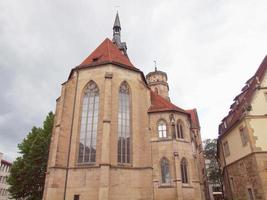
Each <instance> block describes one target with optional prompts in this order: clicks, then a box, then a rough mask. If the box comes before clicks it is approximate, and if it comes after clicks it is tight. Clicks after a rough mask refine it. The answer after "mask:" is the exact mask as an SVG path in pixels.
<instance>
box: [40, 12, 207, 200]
mask: <svg viewBox="0 0 267 200" xmlns="http://www.w3.org/2000/svg"><path fill="white" fill-rule="evenodd" d="M204 171H205V163H204V159H203V153H202V142H201V135H200V125H199V121H198V115H197V111H196V109H190V110H185V109H182V108H180V107H178V106H176V105H174V104H173V103H172V102H171V99H170V97H169V85H168V77H167V74H166V73H165V72H163V71H159V70H157V69H155V71H153V72H151V73H149V74H148V75H147V76H144V74H143V72H142V71H141V70H140V69H138V68H137V67H136V66H134V65H133V64H132V62H131V61H130V59H129V57H128V54H127V46H126V43H125V42H121V26H120V21H119V16H118V14H117V16H116V19H115V23H114V26H113V39H112V40H110V39H108V38H106V39H105V40H104V41H103V42H102V43H101V44H100V45H99V46H98V47H97V48H96V49H95V50H94V51H93V52H92V53H91V54H90V55H89V56H88V57H87V58H86V59H85V60H84V61H83V62H82V63H81V64H80V65H78V66H77V67H75V68H73V69H72V70H71V72H70V75H69V77H68V79H67V81H66V82H65V83H63V84H62V90H61V95H60V97H59V98H58V99H57V106H56V112H55V121H54V128H53V133H52V139H51V145H50V153H49V160H48V168H47V175H46V182H45V190H44V196H43V199H44V200H55V199H64V200H65V199H67V200H89V199H91V200H97V199H98V200H126V199H127V200H137V199H138V200H141V199H142V200H152V199H153V200H172V199H173V200H174V199H176V200H204V199H205V194H204V191H205V188H204V181H205V179H204V177H205V176H204V175H205V174H204Z"/></svg>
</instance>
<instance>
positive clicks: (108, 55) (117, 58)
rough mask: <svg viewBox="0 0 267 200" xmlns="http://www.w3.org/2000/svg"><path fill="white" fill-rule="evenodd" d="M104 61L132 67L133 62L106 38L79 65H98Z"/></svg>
mask: <svg viewBox="0 0 267 200" xmlns="http://www.w3.org/2000/svg"><path fill="white" fill-rule="evenodd" d="M104 63H114V64H116V63H117V64H122V65H125V66H128V67H133V68H134V66H133V64H132V63H131V61H130V60H129V58H128V57H127V56H125V55H124V54H123V53H122V51H120V50H119V49H118V47H117V46H116V45H115V44H113V42H112V41H111V40H110V39H108V38H106V39H105V40H104V41H103V42H102V43H101V44H100V45H99V46H98V47H97V48H96V49H95V50H94V51H93V52H92V53H91V54H90V55H89V56H88V57H87V58H86V59H85V60H84V61H83V62H82V63H81V64H80V65H79V67H87V66H90V65H99V64H104Z"/></svg>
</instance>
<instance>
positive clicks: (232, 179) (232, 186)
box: [230, 177, 235, 192]
mask: <svg viewBox="0 0 267 200" xmlns="http://www.w3.org/2000/svg"><path fill="white" fill-rule="evenodd" d="M234 186H235V184H234V178H233V177H230V187H231V189H232V192H234V190H235V187H234Z"/></svg>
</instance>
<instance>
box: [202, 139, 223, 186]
mask: <svg viewBox="0 0 267 200" xmlns="http://www.w3.org/2000/svg"><path fill="white" fill-rule="evenodd" d="M204 156H205V159H206V160H207V161H208V162H209V163H208V167H207V176H208V180H209V182H210V183H211V184H219V185H221V173H220V167H219V164H218V161H217V139H212V140H211V139H207V140H205V141H204Z"/></svg>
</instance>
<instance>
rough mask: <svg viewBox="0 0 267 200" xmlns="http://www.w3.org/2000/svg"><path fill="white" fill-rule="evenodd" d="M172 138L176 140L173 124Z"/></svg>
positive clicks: (173, 125)
mask: <svg viewBox="0 0 267 200" xmlns="http://www.w3.org/2000/svg"><path fill="white" fill-rule="evenodd" d="M172 138H173V139H176V138H177V137H176V130H175V124H172Z"/></svg>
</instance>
